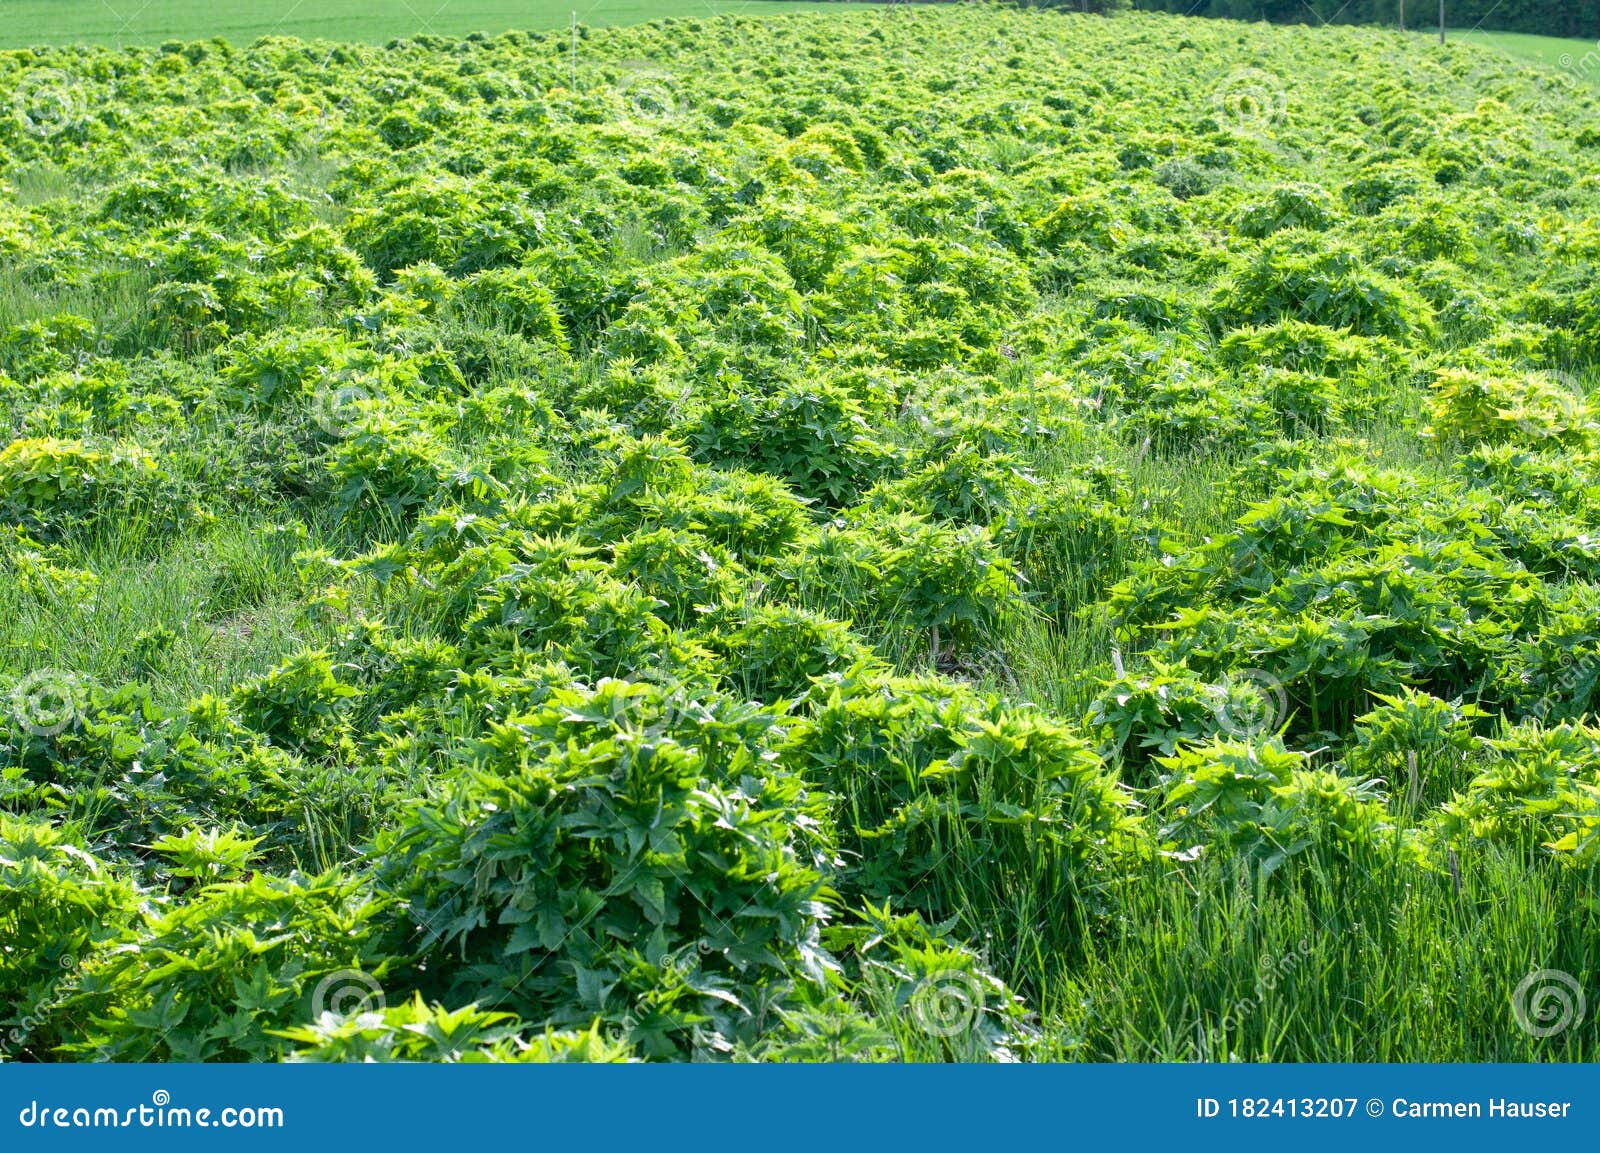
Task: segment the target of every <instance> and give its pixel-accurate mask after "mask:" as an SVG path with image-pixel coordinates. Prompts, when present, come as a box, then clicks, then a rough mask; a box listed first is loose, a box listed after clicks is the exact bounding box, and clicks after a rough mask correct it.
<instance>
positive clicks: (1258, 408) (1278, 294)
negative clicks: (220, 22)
mask: <svg viewBox="0 0 1600 1153" xmlns="http://www.w3.org/2000/svg"><path fill="white" fill-rule="evenodd" d="M572 68H573V60H572V56H571V51H570V44H569V41H568V39H567V36H566V34H565V33H564V32H561V31H557V32H554V33H552V34H549V35H544V36H541V35H538V34H533V35H521V34H519V35H513V36H506V37H503V38H498V39H492V40H486V41H475V42H460V43H456V42H444V43H434V42H429V43H426V44H418V43H411V44H408V45H405V46H402V47H400V48H397V49H395V50H393V51H384V50H379V49H376V48H372V47H368V46H363V45H359V44H349V45H336V44H331V43H327V42H317V43H304V42H301V41H298V40H293V39H282V38H279V39H272V40H268V41H264V42H262V43H260V44H259V45H257V46H255V47H251V48H232V49H230V48H226V47H224V46H218V45H215V44H195V45H190V46H188V47H174V48H172V49H153V48H148V49H129V50H124V51H116V50H109V49H91V50H62V51H50V52H44V53H42V54H28V53H15V54H0V113H3V114H0V178H3V184H0V574H3V577H4V579H0V701H4V702H6V707H0V941H4V942H6V946H5V948H3V949H0V1013H4V1014H9V1016H7V1017H6V1018H5V1019H4V1020H0V1037H3V1038H4V1041H3V1044H4V1046H5V1050H6V1052H7V1054H8V1055H11V1056H22V1057H27V1058H30V1059H76V1060H93V1059H107V1058H111V1059H146V1058H148V1059H186V1060H188V1059H193V1060H199V1059H218V1060H275V1059H281V1058H284V1057H288V1056H296V1057H300V1058H310V1059H332V1060H353V1059H363V1058H374V1059H423V1060H434V1059H454V1058H460V1057H463V1056H467V1057H475V1058H482V1059H489V1060H529V1059H573V1060H592V1059H620V1058H627V1057H633V1058H651V1059H662V1058H679V1059H681V1058H690V1057H695V1058H704V1059H717V1060H726V1059H738V1060H744V1059H750V1060H818V1059H867V1060H890V1059H908V1060H949V1059H975V1060H989V1059H995V1060H1004V1059H1013V1058H1022V1059H1064V1060H1226V1059H1234V1058H1237V1059H1242V1060H1264V1059H1281V1060H1333V1061H1343V1060H1394V1059H1412V1060H1506V1061H1524V1060H1545V1059H1563V1060H1593V1059H1595V1058H1596V1057H1597V1056H1600V1028H1597V1025H1596V1021H1595V1017H1594V1015H1593V1014H1592V1013H1585V1012H1582V1011H1581V1010H1580V1008H1579V1005H1580V1002H1582V1001H1583V1000H1584V997H1585V991H1587V1000H1588V1003H1589V1004H1591V1005H1592V1004H1594V1003H1596V1000H1597V997H1596V990H1597V974H1600V906H1597V904H1596V903H1595V901H1594V893H1595V891H1596V890H1595V882H1596V880H1597V876H1596V871H1597V858H1600V836H1597V830H1600V728H1597V727H1596V726H1595V724H1594V710H1595V699H1596V689H1595V685H1596V680H1597V672H1600V626H1597V621H1600V544H1597V542H1600V424H1597V422H1596V412H1595V406H1594V405H1593V404H1592V403H1591V401H1590V399H1589V396H1590V391H1589V390H1590V389H1591V387H1592V386H1593V384H1594V381H1595V370H1594V366H1595V364H1596V362H1597V360H1600V327H1597V319H1596V318H1597V317H1600V289H1597V288H1596V285H1595V281H1594V276H1593V269H1594V267H1595V265H1596V263H1597V260H1600V229H1597V227H1596V224H1595V220H1596V219H1597V209H1600V179H1597V177H1596V176H1595V175H1594V173H1595V158H1596V156H1597V155H1600V133H1597V131H1596V129H1595V127H1594V125H1595V124H1596V122H1597V121H1596V111H1597V107H1600V100H1597V97H1596V94H1595V93H1594V92H1593V91H1592V89H1590V88H1589V87H1587V86H1586V85H1583V84H1581V83H1579V82H1577V81H1576V80H1574V79H1571V78H1569V77H1565V76H1562V75H1559V74H1550V73H1548V72H1542V71H1535V70H1531V69H1527V68H1523V67H1520V66H1517V65H1515V64H1513V63H1511V62H1509V61H1507V59H1506V58H1505V57H1504V56H1503V55H1500V54H1496V53H1492V52H1487V51H1484V50H1482V49H1479V48H1476V47H1473V46H1470V45H1466V44H1452V45H1449V46H1448V47H1446V48H1445V49H1443V50H1440V49H1439V48H1438V47H1437V46H1435V45H1432V44H1429V43H1427V42H1425V41H1423V40H1421V39H1419V38H1415V37H1404V36H1400V35H1398V34H1394V33H1381V32H1372V31H1362V30H1354V29H1325V30H1320V31H1312V30H1307V29H1296V28H1286V27H1264V26H1243V25H1238V24H1232V23H1225V22H1214V21H1185V20H1182V19H1178V18H1171V17H1155V16H1145V17H1139V16H1129V17H1119V18H1116V19H1100V18H1096V17H1085V16H1079V15H1074V14H1058V13H1050V12H1024V11H1016V10H1009V9H999V8H968V7H962V8H939V9H932V8H929V9H910V10H898V11H892V12H891V11H887V10H876V11H870V12H868V11H859V12H829V13H826V14H797V15H792V16H785V17H778V18H772V19H760V20H754V19H747V18H740V17H733V18H728V19H717V20H709V19H707V20H701V19H693V20H680V21H673V22H663V23H657V24H651V25H646V26H640V27H635V28H628V29H613V30H589V31H586V32H585V34H584V37H583V41H582V45H581V49H580V51H579V53H578V56H577V72H576V76H575V77H574V75H573V72H572Z"/></svg>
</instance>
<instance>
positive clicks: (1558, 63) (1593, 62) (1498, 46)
mask: <svg viewBox="0 0 1600 1153" xmlns="http://www.w3.org/2000/svg"><path fill="white" fill-rule="evenodd" d="M1449 35H1452V36H1455V37H1456V38H1457V39H1461V40H1465V41H1467V43H1469V44H1476V45H1479V46H1480V47H1483V48H1488V49H1490V50H1493V51H1499V52H1504V53H1505V54H1506V55H1508V56H1511V57H1514V58H1516V59H1519V60H1527V61H1530V62H1532V63H1535V64H1542V65H1544V66H1546V67H1548V68H1553V69H1559V70H1561V71H1563V72H1566V73H1568V74H1570V75H1571V76H1573V77H1574V78H1576V79H1579V80H1585V81H1587V82H1588V83H1590V84H1597V85H1600V45H1596V44H1591V43H1590V42H1588V41H1587V40H1562V39H1560V38H1559V37H1556V36H1530V35H1525V34H1523V33H1518V32H1489V31H1485V30H1483V29H1474V30H1472V31H1459V32H1452V33H1450V34H1449Z"/></svg>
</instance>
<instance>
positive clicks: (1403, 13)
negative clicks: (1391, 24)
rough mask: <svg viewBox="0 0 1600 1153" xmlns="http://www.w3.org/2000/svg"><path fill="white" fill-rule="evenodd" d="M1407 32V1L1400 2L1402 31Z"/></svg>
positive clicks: (1401, 0)
mask: <svg viewBox="0 0 1600 1153" xmlns="http://www.w3.org/2000/svg"><path fill="white" fill-rule="evenodd" d="M1405 30H1406V0H1400V31H1402V32H1404V31H1405Z"/></svg>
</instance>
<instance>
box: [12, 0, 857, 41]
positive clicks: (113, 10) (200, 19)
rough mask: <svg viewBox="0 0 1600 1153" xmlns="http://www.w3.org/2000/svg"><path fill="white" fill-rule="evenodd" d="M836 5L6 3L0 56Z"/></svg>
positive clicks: (530, 0)
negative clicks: (52, 48) (46, 49)
mask: <svg viewBox="0 0 1600 1153" xmlns="http://www.w3.org/2000/svg"><path fill="white" fill-rule="evenodd" d="M835 6H836V5H834V4H820V3H819V4H808V3H804V2H803V0H796V2H791V0H781V2H780V0H449V2H448V3H439V2H438V0H432V2H422V3H416V4H412V3H408V2H407V0H317V2H316V3H311V2H309V0H273V2H271V3H266V4H261V3H256V2H254V0H148V2H145V0H119V2H118V3H115V4H108V3H104V2H103V0H5V10H4V12H5V18H4V20H0V48H24V47H31V46H33V45H36V44H107V45H111V46H114V47H115V46H120V45H125V44H161V43H163V42H165V41H168V40H209V39H211V38H212V37H214V36H221V37H224V38H226V39H228V40H231V41H233V42H234V43H236V44H248V43H249V42H250V41H252V40H254V39H256V38H257V37H258V36H302V37H306V38H308V39H311V38H316V39H324V40H342V41H366V42H368V43H375V44H382V43H385V42H387V41H389V40H393V39H396V38H398V37H404V36H425V35H426V36H467V35H470V34H471V33H474V32H480V33H487V34H488V35H491V36H497V35H499V34H500V33H502V32H506V31H509V30H512V29H533V30H543V29H548V28H565V27H567V26H568V25H569V24H570V22H571V20H572V16H573V14H574V13H576V14H577V17H578V22H579V23H580V24H587V25H589V26H590V27H595V28H603V27H607V26H609V25H614V24H637V23H639V22H641V21H644V20H659V19H664V18H668V17H674V16H675V17H697V18H704V17H709V16H718V15H734V14H737V15H744V16H760V15H763V14H769V15H770V14H774V13H779V12H794V11H797V10H801V11H803V10H809V9H814V8H820V7H828V8H831V7H835Z"/></svg>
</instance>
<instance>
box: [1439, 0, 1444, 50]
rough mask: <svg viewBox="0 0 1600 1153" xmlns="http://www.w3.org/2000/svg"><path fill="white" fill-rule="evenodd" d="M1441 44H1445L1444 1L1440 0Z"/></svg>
mask: <svg viewBox="0 0 1600 1153" xmlns="http://www.w3.org/2000/svg"><path fill="white" fill-rule="evenodd" d="M1439 43H1440V44H1443V43H1444V0H1439Z"/></svg>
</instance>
